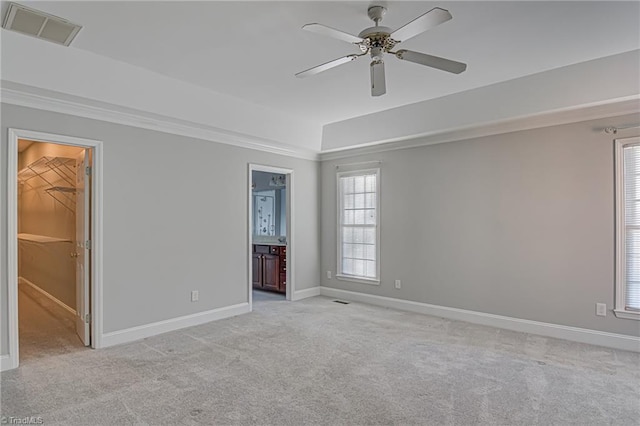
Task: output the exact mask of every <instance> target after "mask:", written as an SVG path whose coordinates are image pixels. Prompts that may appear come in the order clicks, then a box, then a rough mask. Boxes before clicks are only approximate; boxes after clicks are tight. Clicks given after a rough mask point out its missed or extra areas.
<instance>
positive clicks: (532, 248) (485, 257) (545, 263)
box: [321, 115, 640, 335]
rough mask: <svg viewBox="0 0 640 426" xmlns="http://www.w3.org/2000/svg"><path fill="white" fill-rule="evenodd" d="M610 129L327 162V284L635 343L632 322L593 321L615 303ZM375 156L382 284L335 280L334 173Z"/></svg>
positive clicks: (580, 128) (557, 130)
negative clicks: (601, 307) (600, 305)
mask: <svg viewBox="0 0 640 426" xmlns="http://www.w3.org/2000/svg"><path fill="white" fill-rule="evenodd" d="M638 118H639V117H638V115H635V116H633V117H622V118H619V122H620V123H621V124H622V123H634V122H635V123H637V122H638ZM606 123H609V124H611V123H612V120H611V119H610V120H603V121H601V122H583V123H577V124H573V125H564V126H556V127H548V128H543V129H537V130H530V131H522V132H515V133H509V134H503V135H499V136H493V137H485V138H478V139H472V140H465V141H458V142H452V143H445V144H439V145H431V146H423V147H419V148H412V149H404V150H395V151H388V152H382V153H378V154H367V155H353V156H351V157H349V158H344V159H341V160H332V161H324V162H323V163H322V167H321V175H322V177H321V184H322V191H321V206H322V207H321V212H322V214H321V229H322V243H321V245H322V249H321V264H322V270H323V271H322V277H321V280H322V284H321V285H323V286H327V287H333V288H338V289H344V290H350V291H356V292H362V293H369V294H373V295H380V296H387V297H394V298H398V299H405V300H412V301H417V302H424V303H429V304H434V305H441V306H447V307H454V308H461V309H467V310H472V311H479V312H486V313H492V314H497V315H505V316H509V317H515V318H523V319H529V320H536V321H543V322H549V323H555V324H563V325H568V326H576V327H584V328H588V329H594V330H601V331H609V332H615V333H621V334H627V335H639V334H640V323H639V322H637V321H633V320H626V319H618V318H616V317H615V316H614V315H613V313H612V312H611V311H609V312H608V314H607V316H606V318H602V317H597V316H595V303H596V302H604V303H606V304H607V308H608V309H612V308H613V301H614V184H613V177H614V161H613V141H612V137H611V136H610V135H606V134H604V133H603V132H602V131H601V129H602V128H603V127H605V125H606ZM598 129H600V130H598ZM369 160H380V161H382V164H381V185H382V187H381V212H380V215H381V226H382V227H381V278H382V281H381V284H380V286H372V285H367V284H360V283H353V282H346V281H338V280H336V279H332V280H328V279H327V278H326V273H325V272H326V271H327V270H331V271H333V272H334V273H335V271H336V228H335V221H336V194H335V188H336V185H335V172H336V170H335V166H336V164H345V163H354V162H360V161H369ZM394 279H401V280H402V288H401V289H395V288H394V284H393V280H394Z"/></svg>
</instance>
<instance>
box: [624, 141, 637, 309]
mask: <svg viewBox="0 0 640 426" xmlns="http://www.w3.org/2000/svg"><path fill="white" fill-rule="evenodd" d="M623 158H624V172H623V173H624V175H623V177H624V206H625V211H624V227H625V230H624V238H625V248H624V249H625V250H624V251H625V252H624V256H625V259H624V262H625V280H624V282H623V283H622V285H623V286H624V288H623V289H620V290H621V291H622V292H623V294H624V299H625V306H624V309H638V310H640V229H638V227H639V226H640V146H639V145H629V146H626V147H625V148H624V149H623Z"/></svg>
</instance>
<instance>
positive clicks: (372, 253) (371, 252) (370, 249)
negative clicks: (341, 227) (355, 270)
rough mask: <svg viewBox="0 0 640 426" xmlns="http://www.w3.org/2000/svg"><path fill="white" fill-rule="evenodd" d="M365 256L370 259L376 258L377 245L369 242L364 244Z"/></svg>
mask: <svg viewBox="0 0 640 426" xmlns="http://www.w3.org/2000/svg"><path fill="white" fill-rule="evenodd" d="M364 258H365V259H368V260H376V246H374V245H371V244H367V245H365V246H364Z"/></svg>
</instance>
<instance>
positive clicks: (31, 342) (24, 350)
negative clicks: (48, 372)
mask: <svg viewBox="0 0 640 426" xmlns="http://www.w3.org/2000/svg"><path fill="white" fill-rule="evenodd" d="M18 324H19V331H20V332H19V336H20V362H21V363H29V362H30V361H31V360H33V359H38V358H42V357H48V356H52V355H61V354H68V353H71V352H77V351H83V350H87V349H86V348H85V347H84V346H83V345H82V342H81V341H80V338H79V337H78V336H77V335H76V332H75V318H74V317H73V314H72V313H71V312H69V311H67V310H65V309H64V308H62V307H61V306H60V305H58V304H56V303H54V302H52V301H51V299H49V298H47V297H45V296H44V295H42V293H39V292H38V291H36V290H35V289H34V288H33V287H31V286H29V285H27V284H23V283H21V284H20V285H19V286H18Z"/></svg>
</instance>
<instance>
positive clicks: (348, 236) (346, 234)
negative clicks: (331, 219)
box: [342, 227, 353, 243]
mask: <svg viewBox="0 0 640 426" xmlns="http://www.w3.org/2000/svg"><path fill="white" fill-rule="evenodd" d="M342 241H344V242H345V243H352V242H353V228H349V227H344V228H342Z"/></svg>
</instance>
